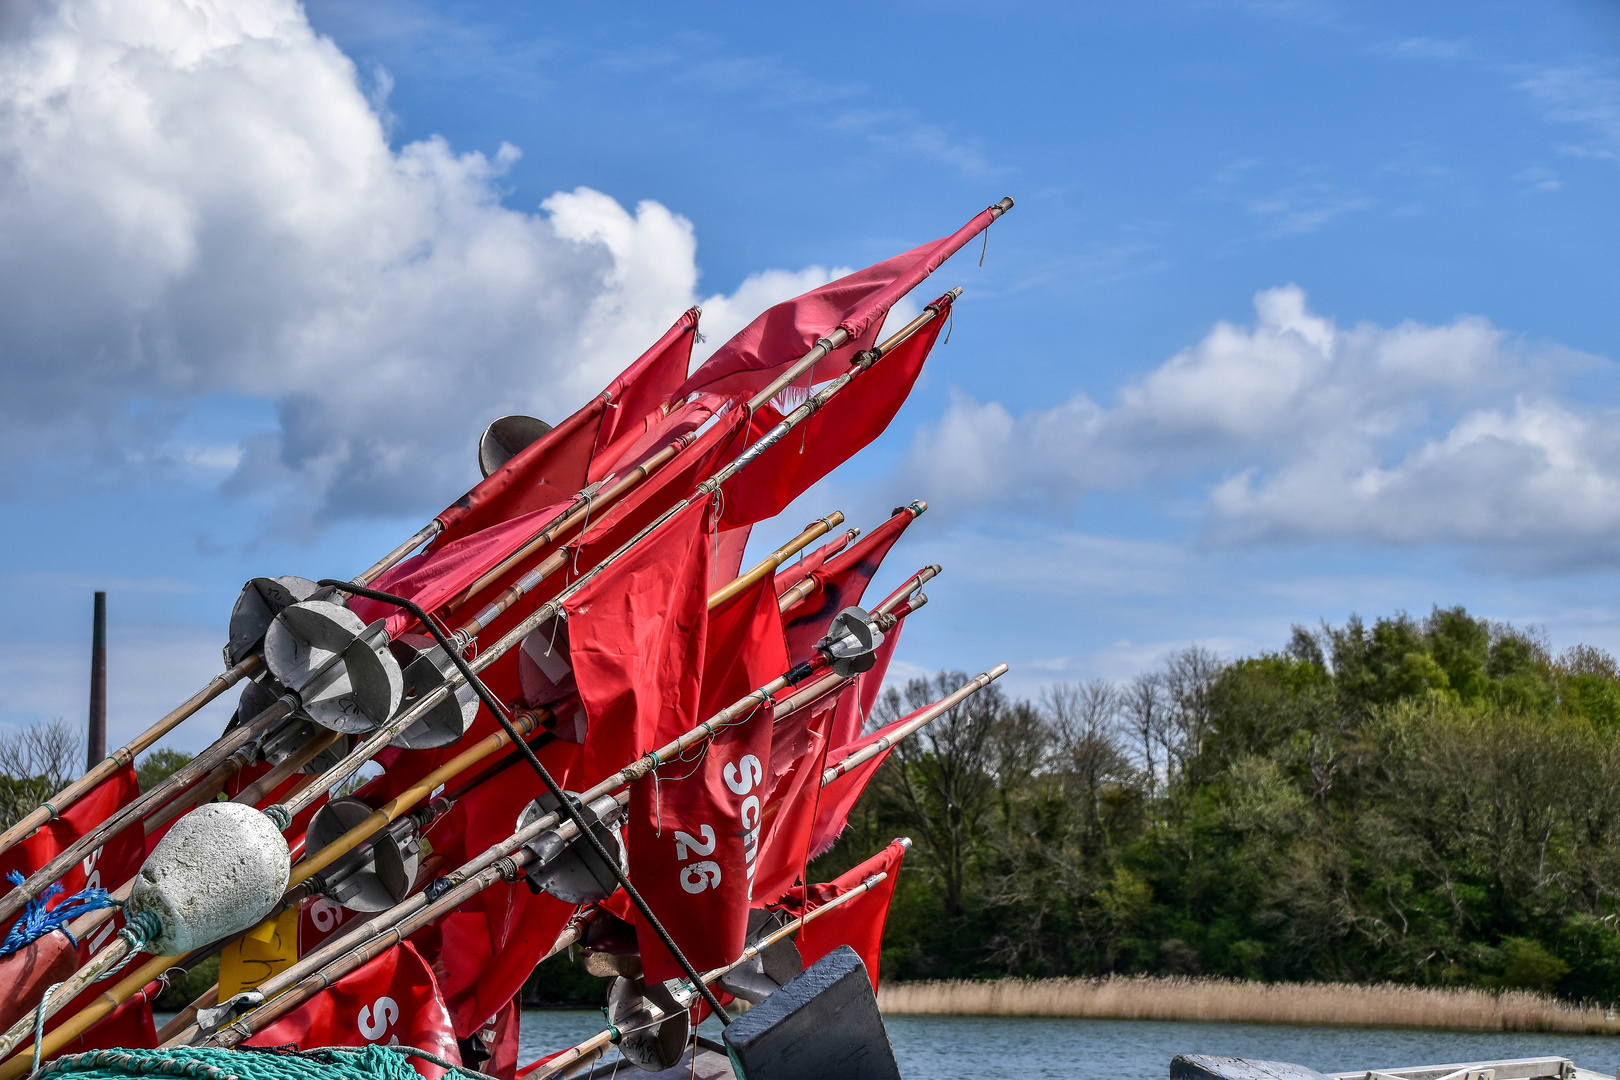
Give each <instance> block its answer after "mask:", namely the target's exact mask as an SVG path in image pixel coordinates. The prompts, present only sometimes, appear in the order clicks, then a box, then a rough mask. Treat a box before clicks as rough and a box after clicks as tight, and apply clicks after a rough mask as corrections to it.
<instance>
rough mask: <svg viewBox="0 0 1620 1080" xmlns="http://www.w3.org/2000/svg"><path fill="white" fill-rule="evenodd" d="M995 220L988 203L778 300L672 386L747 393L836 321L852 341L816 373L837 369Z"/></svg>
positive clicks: (828, 373)
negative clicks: (902, 248) (944, 227)
mask: <svg viewBox="0 0 1620 1080" xmlns="http://www.w3.org/2000/svg"><path fill="white" fill-rule="evenodd" d="M995 219H996V212H995V208H991V209H987V210H985V211H984V212H983V213H981V214H979V215H978V216H976V217H975V218H974V219H973V220H972V221H970V222H968V223H967V224H966V225H964V226H962V227H961V228H960V229H958V230H957V231H956V232H954V233H952V234H951V235H949V236H946V237H943V238H941V239H939V240H935V241H933V242H931V243H927V244H923V245H922V246H920V247H915V248H912V249H911V250H910V251H907V252H904V253H902V254H900V255H896V256H894V257H893V258H891V259H886V260H884V261H883V262H880V263H877V264H875V265H873V266H868V267H867V268H866V269H864V270H858V271H856V272H855V273H853V274H849V275H847V276H845V277H841V278H839V279H838V280H837V281H834V282H830V283H829V284H826V285H823V286H822V287H821V288H819V289H813V290H811V291H810V292H807V293H805V294H804V295H803V296H799V297H796V298H795V299H792V300H788V301H786V302H785V303H781V304H777V305H776V306H775V307H773V308H771V309H770V310H768V311H766V312H765V313H764V314H763V315H761V316H759V318H757V319H755V320H754V321H753V322H751V323H749V324H748V326H746V327H745V328H744V329H743V330H742V332H740V333H739V334H737V336H736V337H734V338H732V339H731V340H730V341H728V342H726V343H725V344H724V345H722V346H721V347H720V348H719V349H718V350H716V351H715V354H714V355H713V356H711V357H709V359H708V360H707V361H705V362H704V364H703V366H702V367H700V368H698V369H697V371H695V372H693V373H692V377H691V378H690V379H687V380H686V382H685V383H683V384H682V385H681V386H680V388H679V389H678V390H677V391H676V392H677V393H678V394H680V395H682V396H684V395H686V394H689V393H691V392H693V391H702V392H704V393H713V394H725V395H727V396H729V397H733V398H739V399H740V398H747V397H751V396H752V395H753V394H754V393H756V392H757V391H758V390H760V389H762V388H763V387H764V386H765V385H766V384H767V383H769V382H770V381H771V380H772V379H774V378H775V377H776V376H777V375H779V374H780V373H781V372H782V371H783V370H785V369H786V368H787V367H789V366H790V365H791V364H793V362H794V361H796V360H798V359H799V358H800V357H801V356H803V355H804V354H805V353H807V352H809V351H810V349H811V348H812V347H814V345H815V344H816V341H817V340H818V339H819V338H821V337H823V336H824V335H826V334H830V333H832V331H833V330H835V329H837V328H838V327H843V328H844V330H845V331H847V332H848V334H849V336H850V338H851V341H850V343H849V344H847V345H845V346H844V347H842V348H840V349H838V350H837V351H836V352H835V353H834V354H833V356H832V357H830V358H829V362H828V364H827V367H826V368H825V369H824V370H823V371H822V372H821V373H820V374H821V377H822V378H832V377H833V376H835V375H839V374H841V373H842V372H843V371H845V370H846V369H847V368H848V367H849V362H850V359H851V358H852V357H853V356H854V355H855V353H856V352H858V351H859V350H861V349H865V348H868V347H869V346H870V345H871V343H872V341H873V340H874V339H875V338H876V337H877V333H878V330H879V328H880V327H881V326H882V325H883V320H884V318H886V317H887V316H888V314H889V309H890V307H892V306H893V305H894V303H895V302H896V301H897V300H899V299H900V298H901V297H902V296H904V295H905V294H906V293H908V292H910V291H911V290H912V289H913V288H915V287H916V286H917V285H918V284H919V283H920V282H921V281H922V280H923V279H924V278H926V277H927V276H928V275H929V274H931V273H933V272H934V271H935V270H936V269H938V268H939V266H940V264H941V263H943V262H944V261H945V260H946V259H948V258H950V257H951V255H953V254H954V253H955V252H956V251H957V250H958V249H959V248H961V247H962V245H963V244H966V243H967V242H968V241H969V240H971V239H972V238H973V237H974V236H976V235H977V234H978V233H979V232H980V231H981V230H983V229H984V228H985V227H987V226H988V225H989V224H990V223H991V222H992V221H994V220H995ZM935 321H936V322H938V321H939V320H937V319H936V320H935Z"/></svg>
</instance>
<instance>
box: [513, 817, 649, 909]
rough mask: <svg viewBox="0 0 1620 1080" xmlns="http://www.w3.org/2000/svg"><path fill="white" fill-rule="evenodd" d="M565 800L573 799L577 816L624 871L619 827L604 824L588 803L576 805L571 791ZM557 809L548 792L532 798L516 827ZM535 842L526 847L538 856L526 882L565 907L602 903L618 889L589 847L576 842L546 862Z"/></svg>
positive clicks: (520, 826) (615, 879) (604, 865)
mask: <svg viewBox="0 0 1620 1080" xmlns="http://www.w3.org/2000/svg"><path fill="white" fill-rule="evenodd" d="M567 794H568V797H569V798H570V799H574V800H575V802H576V804H577V805H579V813H580V816H581V817H583V818H584V819H585V820H586V821H588V822H590V823H591V832H593V833H595V834H596V838H597V839H598V840H600V841H602V846H603V847H604V848H606V849H607V850H608V853H609V854H610V855H612V856H613V861H614V862H616V863H618V864H619V869H620V870H621V871H625V870H627V869H628V864H627V863H626V862H625V857H624V842H623V841H622V840H621V839H620V837H619V827H618V826H617V825H608V824H606V823H605V822H603V821H602V819H601V818H600V817H598V816H597V815H596V813H595V812H594V811H593V810H592V809H591V808H590V805H589V804H584V803H579V802H578V797H577V795H576V794H575V793H574V792H568V793H567ZM556 810H557V800H556V799H554V798H552V796H551V794H550V793H549V792H548V793H547V794H545V795H542V796H540V797H539V798H538V799H535V800H534V801H533V802H531V803H530V804H529V805H528V806H526V807H524V808H523V813H522V814H521V815H519V816H518V823H517V827H518V828H519V829H522V828H526V827H527V826H528V825H529V823H530V822H532V821H535V820H536V819H538V818H541V817H544V816H545V815H546V814H550V813H554V812H555V811H556ZM538 844H539V841H538V840H537V841H536V842H535V843H531V844H530V845H529V848H530V850H532V851H534V853H535V854H536V855H538V856H540V861H539V863H538V865H536V867H535V868H534V869H533V870H531V871H530V872H529V875H528V877H529V881H530V882H531V883H532V884H533V885H534V887H535V888H537V889H544V890H545V891H546V892H548V893H550V894H551V895H552V896H555V897H556V898H557V899H559V900H561V901H562V902H563V903H565V904H594V903H596V902H597V901H598V900H606V899H607V898H608V897H609V896H611V895H613V892H614V890H615V889H617V888H618V887H619V880H618V878H616V877H615V876H614V874H613V870H612V869H611V868H610V867H608V865H607V864H606V863H604V862H603V861H602V858H601V856H599V855H597V854H596V852H595V851H594V850H592V849H591V847H590V845H588V844H585V843H582V842H580V840H579V839H576V840H575V841H574V843H572V844H570V845H569V846H568V848H567V849H566V850H564V851H563V852H562V853H561V854H559V855H555V856H553V857H552V858H550V859H546V858H545V855H546V852H545V851H543V850H541V848H540V847H539V846H538Z"/></svg>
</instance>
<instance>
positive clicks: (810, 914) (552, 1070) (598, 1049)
mask: <svg viewBox="0 0 1620 1080" xmlns="http://www.w3.org/2000/svg"><path fill="white" fill-rule="evenodd" d="M906 846H907V847H910V846H911V844H910V841H906ZM888 877H889V874H888V872H887V871H884V870H880V871H878V872H877V873H875V874H873V875H871V876H870V877H868V878H866V879H865V880H864V881H862V882H861V883H860V884H859V885H857V886H855V887H854V888H853V889H850V890H849V891H848V892H845V893H840V894H839V895H838V896H835V897H833V898H832V899H831V900H829V901H827V902H826V903H825V904H822V905H821V906H820V907H818V908H816V909H815V910H814V911H807V912H805V913H804V914H803V915H800V916H799V917H798V918H797V919H795V920H793V921H792V922H790V923H788V924H787V925H786V926H783V927H780V928H779V929H777V930H774V931H772V932H771V933H769V934H767V935H766V936H765V937H763V938H761V939H760V940H759V941H757V942H755V943H754V944H753V945H750V946H749V947H748V948H746V949H744V950H743V951H742V955H740V956H738V957H737V959H735V960H733V961H732V962H731V963H729V964H725V965H722V966H721V967H717V968H714V969H712V970H710V971H705V972H704V973H703V981H704V982H705V983H708V984H713V983H714V982H716V981H717V980H719V979H721V978H722V977H724V976H725V975H726V974H727V973H728V972H730V971H732V970H733V969H735V968H737V967H738V966H740V965H742V964H746V963H747V962H748V961H750V960H752V959H753V958H754V957H756V956H758V955H759V954H760V953H762V952H764V951H765V950H766V949H768V948H770V947H771V946H772V945H775V944H776V943H777V942H778V941H781V940H782V939H783V938H786V937H788V936H790V935H792V934H797V933H798V932H799V931H800V930H802V929H804V926H805V924H806V923H810V922H814V921H815V920H816V919H818V918H820V917H821V916H822V915H825V914H826V913H827V912H829V911H832V910H834V909H836V908H838V907H839V906H841V905H843V904H846V903H848V902H849V901H851V900H853V899H855V898H856V897H857V896H860V895H861V894H862V893H866V892H870V891H871V890H872V889H874V888H876V887H877V886H878V885H879V884H881V883H882V882H884V881H886V880H888ZM683 988H684V989H686V990H688V991H690V989H691V988H690V987H684V986H683ZM665 1015H666V1014H665V1013H664V1011H663V1010H662V1009H660V1008H659V1007H658V1006H656V1005H654V1004H653V1003H652V1002H650V1001H649V1002H647V1003H646V1004H645V1005H644V1006H643V1007H642V1008H641V1009H640V1010H638V1013H637V1014H636V1015H634V1016H633V1017H629V1018H627V1019H629V1020H632V1021H633V1024H634V1026H635V1027H637V1028H640V1027H643V1026H646V1027H650V1026H652V1025H653V1024H656V1023H658V1022H659V1021H660V1020H663V1019H664V1017H665ZM622 1037H623V1032H622V1031H621V1030H620V1029H619V1028H616V1027H613V1028H608V1029H606V1030H604V1031H599V1032H597V1033H596V1034H595V1035H592V1036H591V1037H590V1038H589V1039H586V1040H585V1041H584V1042H582V1043H579V1044H578V1045H576V1046H571V1047H569V1048H568V1049H567V1050H564V1051H563V1052H562V1053H560V1054H558V1055H557V1056H556V1057H554V1058H552V1059H551V1060H550V1061H547V1062H546V1063H545V1064H543V1065H538V1066H536V1067H535V1068H534V1070H533V1071H532V1072H530V1073H529V1074H528V1076H529V1077H532V1078H533V1080H546V1078H547V1077H551V1076H556V1075H557V1074H558V1073H560V1072H562V1071H563V1070H564V1069H568V1068H571V1067H573V1066H574V1065H577V1064H579V1063H580V1062H581V1061H582V1060H584V1059H585V1058H587V1057H589V1058H590V1059H591V1060H595V1059H596V1058H598V1057H601V1056H602V1055H603V1054H605V1053H606V1052H607V1048H608V1047H609V1046H612V1045H614V1044H615V1043H617V1042H618V1041H619V1039H620V1038H622Z"/></svg>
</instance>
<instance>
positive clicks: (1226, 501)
mask: <svg viewBox="0 0 1620 1080" xmlns="http://www.w3.org/2000/svg"><path fill="white" fill-rule="evenodd" d="M1255 312H1256V319H1255V322H1254V324H1253V325H1252V326H1238V325H1233V324H1230V323H1225V322H1222V323H1218V324H1217V325H1216V326H1215V327H1213V328H1212V329H1211V330H1210V331H1209V332H1208V333H1207V334H1206V335H1205V336H1204V338H1203V339H1202V340H1201V341H1199V342H1198V343H1197V344H1195V345H1193V346H1191V347H1190V348H1188V349H1185V350H1183V351H1182V352H1180V353H1178V354H1176V355H1175V356H1173V357H1171V358H1170V359H1169V360H1167V361H1165V362H1164V363H1163V364H1162V365H1160V366H1159V367H1158V368H1156V369H1154V370H1153V371H1151V372H1149V373H1148V374H1147V375H1145V376H1144V377H1142V378H1140V379H1137V380H1136V381H1134V382H1132V383H1130V384H1128V385H1126V386H1124V387H1123V388H1121V389H1120V390H1119V392H1118V394H1117V395H1116V397H1115V400H1114V401H1113V402H1112V404H1108V405H1104V404H1099V403H1098V402H1096V401H1093V400H1092V399H1091V398H1089V397H1087V396H1086V395H1084V394H1078V395H1075V396H1074V397H1072V398H1070V399H1069V400H1068V401H1067V402H1064V403H1062V404H1061V405H1058V406H1056V407H1054V408H1050V409H1037V410H1032V411H1030V412H1027V413H1024V414H1023V415H1020V416H1016V417H1015V416H1014V415H1013V414H1012V413H1011V412H1010V411H1009V410H1008V409H1007V408H1006V407H1005V406H1003V405H1002V404H1000V403H999V402H978V401H975V400H972V399H970V398H968V397H966V396H963V395H960V394H958V395H957V396H956V397H955V398H954V399H953V401H952V404H951V406H950V407H949V408H948V409H947V411H946V413H945V415H944V416H943V417H942V418H941V419H940V420H939V421H938V422H937V423H935V424H933V425H931V426H929V427H928V428H926V429H924V430H923V431H922V432H920V433H919V435H918V436H917V438H916V441H915V443H914V444H913V446H912V449H911V452H910V455H909V457H908V460H907V463H906V466H905V468H904V470H903V472H904V474H905V475H904V477H903V479H904V481H905V483H906V485H907V489H908V490H909V489H910V488H912V487H918V488H920V489H922V490H949V491H951V492H952V495H953V497H952V499H951V500H949V502H946V501H945V500H941V504H942V508H946V509H948V510H949V509H956V510H961V509H963V508H965V507H966V506H969V505H972V504H975V503H978V504H984V503H1003V504H1008V503H1021V504H1025V505H1030V506H1034V505H1054V504H1055V505H1058V506H1071V507H1072V506H1073V505H1074V504H1075V502H1076V501H1077V500H1079V499H1080V498H1082V497H1083V496H1085V495H1086V494H1088V493H1090V492H1094V491H1099V490H1106V489H1112V490H1133V489H1137V488H1140V487H1142V486H1143V485H1145V484H1147V483H1149V482H1159V483H1164V482H1168V483H1170V484H1173V485H1174V484H1191V485H1193V487H1194V489H1195V490H1200V491H1202V492H1203V493H1204V494H1203V495H1202V496H1201V500H1202V505H1203V508H1204V509H1203V513H1204V520H1205V535H1206V538H1207V539H1208V540H1210V541H1211V542H1215V543H1251V542H1255V541H1283V542H1300V541H1310V540H1345V539H1348V540H1355V541H1363V542H1369V543H1380V544H1428V543H1440V544H1465V545H1470V546H1472V547H1475V548H1478V549H1480V550H1483V551H1490V552H1494V553H1495V554H1496V555H1497V556H1498V557H1500V558H1505V559H1510V560H1513V561H1515V562H1517V563H1519V564H1520V565H1523V566H1526V567H1530V566H1536V567H1547V566H1551V565H1565V564H1567V563H1569V562H1571V561H1577V562H1578V561H1583V560H1591V559H1602V560H1606V561H1607V560H1612V559H1613V558H1614V556H1613V554H1612V553H1611V549H1612V544H1611V543H1610V537H1612V535H1613V532H1614V530H1615V529H1616V527H1617V526H1620V497H1617V496H1620V437H1617V436H1615V435H1614V434H1612V432H1613V430H1614V423H1613V419H1614V418H1613V417H1612V415H1610V414H1609V413H1608V412H1604V411H1598V410H1593V409H1579V408H1576V407H1574V406H1571V405H1567V404H1561V403H1560V402H1559V401H1558V400H1557V399H1556V398H1555V397H1554V396H1553V392H1552V381H1551V376H1552V374H1553V373H1554V372H1555V371H1556V369H1557V368H1558V367H1560V366H1562V365H1567V364H1568V363H1569V362H1571V360H1572V359H1573V358H1574V354H1571V353H1568V352H1566V351H1564V350H1559V349H1556V348H1553V347H1532V346H1529V345H1526V344H1525V343H1524V342H1523V341H1521V340H1520V339H1518V338H1517V337H1515V336H1513V335H1510V334H1508V333H1506V332H1505V331H1503V330H1501V329H1499V328H1497V327H1496V326H1494V325H1492V324H1491V323H1490V322H1489V321H1488V320H1486V319H1483V318H1480V317H1477V316H1466V317H1462V318H1458V319H1455V320H1453V321H1452V322H1450V323H1447V324H1444V325H1440V326H1426V325H1422V324H1418V323H1414V322H1404V323H1401V324H1399V325H1397V326H1393V327H1382V326H1376V325H1372V324H1361V325H1358V326H1355V327H1351V328H1348V329H1345V328H1341V327H1339V326H1337V325H1336V324H1335V323H1334V322H1333V320H1331V319H1328V318H1325V317H1323V316H1321V315H1318V314H1315V313H1313V312H1312V311H1311V310H1310V308H1309V306H1308V304H1307V302H1306V297H1305V293H1304V292H1303V290H1301V289H1299V288H1298V287H1295V286H1287V287H1285V288H1279V289H1270V290H1266V291H1264V292H1261V293H1260V294H1259V295H1257V296H1256V297H1255Z"/></svg>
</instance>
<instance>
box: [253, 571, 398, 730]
mask: <svg viewBox="0 0 1620 1080" xmlns="http://www.w3.org/2000/svg"><path fill="white" fill-rule="evenodd" d="M388 645H389V641H388V631H387V628H386V627H385V625H384V622H383V620H382V619H378V620H377V621H376V622H374V623H372V624H371V625H370V626H367V625H366V624H365V623H362V622H361V621H360V617H359V616H358V615H356V614H355V613H354V612H352V611H350V610H349V609H348V608H346V607H344V606H343V605H341V604H334V603H331V602H330V601H327V600H305V601H303V602H302V603H297V604H293V605H292V606H290V607H287V608H284V609H283V610H282V611H281V613H280V614H278V615H277V616H276V617H275V621H273V622H272V623H271V624H270V629H269V630H268V631H266V632H265V635H264V659H265V663H266V664H268V665H269V667H270V673H271V674H272V675H274V676H275V677H276V678H277V679H278V680H280V681H281V683H282V684H283V685H285V686H286V687H287V688H288V689H290V690H293V691H296V692H297V694H298V696H299V700H300V701H301V702H302V707H303V711H304V713H305V714H307V715H308V716H309V718H310V719H311V720H314V721H315V722H316V723H317V724H320V725H321V726H322V727H328V728H331V729H332V730H334V731H342V732H345V733H349V734H355V733H359V732H366V731H370V730H372V729H373V728H375V727H376V726H377V725H379V724H381V723H383V722H385V721H386V720H387V719H388V718H389V717H390V716H392V715H394V710H395V709H397V708H399V702H400V698H401V697H402V696H403V695H404V691H405V681H404V678H403V676H402V675H401V673H400V670H399V662H398V661H397V660H395V659H394V655H393V653H392V652H391V651H389V648H388Z"/></svg>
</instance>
